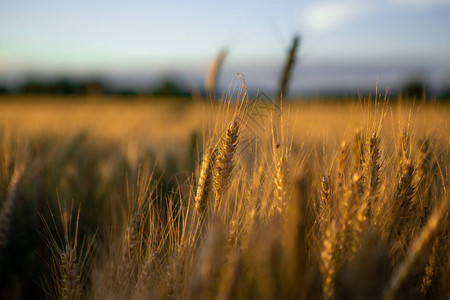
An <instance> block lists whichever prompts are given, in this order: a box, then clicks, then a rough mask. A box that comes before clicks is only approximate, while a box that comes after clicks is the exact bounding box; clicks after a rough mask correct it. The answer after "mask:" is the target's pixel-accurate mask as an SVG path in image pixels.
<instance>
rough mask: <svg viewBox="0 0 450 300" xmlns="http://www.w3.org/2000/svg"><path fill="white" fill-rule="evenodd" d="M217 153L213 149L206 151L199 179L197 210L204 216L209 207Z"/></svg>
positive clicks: (196, 198) (196, 197) (196, 199)
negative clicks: (209, 195)
mask: <svg viewBox="0 0 450 300" xmlns="http://www.w3.org/2000/svg"><path fill="white" fill-rule="evenodd" d="M215 156H216V152H215V151H214V150H213V149H212V148H211V149H209V150H208V151H206V152H205V153H204V155H203V158H202V164H201V166H200V175H199V178H198V184H197V192H196V195H195V208H196V209H197V211H198V213H199V214H200V215H201V216H203V215H204V213H205V211H206V208H207V206H208V194H209V190H210V188H211V179H212V171H213V167H214V158H215Z"/></svg>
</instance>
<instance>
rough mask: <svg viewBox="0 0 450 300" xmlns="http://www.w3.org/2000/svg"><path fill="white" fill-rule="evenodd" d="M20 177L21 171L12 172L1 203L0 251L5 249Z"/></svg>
mask: <svg viewBox="0 0 450 300" xmlns="http://www.w3.org/2000/svg"><path fill="white" fill-rule="evenodd" d="M21 177H22V171H21V170H19V169H16V170H15V171H14V174H13V176H12V178H11V182H10V184H9V187H8V194H7V195H6V200H5V201H4V202H3V206H2V209H1V211H0V249H2V248H4V247H6V245H7V243H8V236H9V230H10V225H11V220H12V215H13V210H14V206H15V203H16V201H17V195H18V191H19V183H20V180H21Z"/></svg>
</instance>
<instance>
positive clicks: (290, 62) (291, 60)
mask: <svg viewBox="0 0 450 300" xmlns="http://www.w3.org/2000/svg"><path fill="white" fill-rule="evenodd" d="M299 45H300V36H298V35H295V36H294V38H293V39H292V44H291V47H290V48H289V52H288V55H287V60H286V63H285V64H284V69H283V73H282V74H281V78H280V85H279V88H278V94H277V95H275V98H277V99H281V97H285V96H286V92H287V87H288V84H289V80H290V79H291V73H292V70H293V69H294V65H295V60H296V55H297V49H298V46H299Z"/></svg>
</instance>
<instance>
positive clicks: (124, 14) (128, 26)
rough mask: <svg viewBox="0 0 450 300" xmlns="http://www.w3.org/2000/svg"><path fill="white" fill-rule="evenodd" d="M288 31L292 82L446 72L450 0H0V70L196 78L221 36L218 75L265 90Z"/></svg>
mask: <svg viewBox="0 0 450 300" xmlns="http://www.w3.org/2000/svg"><path fill="white" fill-rule="evenodd" d="M296 33H298V34H300V35H301V38H302V41H301V47H300V52H299V59H298V64H297V67H296V70H295V72H294V77H295V78H294V83H293V85H295V82H297V83H298V84H297V85H296V86H297V89H304V88H308V87H309V88H311V87H314V88H318V89H320V87H321V86H322V87H323V88H327V87H329V86H333V85H334V86H336V87H339V86H355V88H358V87H360V86H362V85H363V84H366V85H367V84H370V82H373V83H372V85H373V86H375V85H376V84H377V81H380V82H383V80H384V81H385V82H387V83H390V84H394V85H395V84H398V82H400V81H401V80H404V79H405V78H401V77H402V76H403V77H406V76H408V75H405V74H413V75H414V74H415V73H417V74H418V73H420V74H425V75H426V76H427V78H429V80H431V81H432V82H433V83H434V84H435V85H437V86H439V85H441V86H442V85H445V84H447V82H448V83H450V1H449V0H429V1H427V0H422V1H420V0H380V1H373V0H366V1H364V0H360V1H353V0H336V1H330V0H324V1H323V0H319V1H312V0H309V1H266V0H258V1H254V0H249V1H234V0H228V1H206V0H204V1H195V0H191V1H138V0H134V1H115V0H108V1H107V0H89V1H87V0H78V1H62V0H1V1H0V80H2V79H3V81H8V80H12V79H14V78H17V77H20V76H21V74H22V75H23V74H28V73H30V72H31V73H32V72H34V73H48V74H63V75H88V74H97V75H107V76H109V77H110V78H112V80H115V81H116V82H121V81H123V82H124V84H136V85H139V84H141V85H144V84H145V81H146V80H147V78H148V76H150V75H152V76H157V75H156V74H161V73H166V74H172V73H174V74H175V73H176V74H180V76H184V77H185V78H191V79H192V78H194V79H193V80H192V81H194V82H198V81H201V80H202V78H203V77H204V76H205V73H206V69H207V66H208V63H209V62H210V61H211V59H213V58H214V56H215V55H216V53H217V51H218V50H219V49H220V48H222V47H227V48H228V50H229V55H228V57H227V59H226V62H225V65H224V72H223V74H222V75H221V77H220V80H221V83H222V84H223V85H225V84H226V83H227V82H229V81H230V80H231V78H230V77H232V76H233V74H235V73H236V72H242V73H243V74H244V76H245V77H246V80H247V82H250V83H251V84H253V85H255V86H258V85H260V86H261V88H267V89H270V88H272V87H273V86H274V85H276V81H277V80H276V78H277V77H278V74H279V72H280V68H281V66H282V64H283V61H284V59H285V55H286V50H287V48H288V47H289V44H290V42H291V39H292V36H293V35H294V34H296ZM333 74H334V75H333ZM352 74H353V75H352ZM411 76H412V75H411ZM421 76H422V75H421ZM366 77H367V78H366ZM362 79H364V80H362ZM396 80H397V82H396ZM358 81H360V82H358ZM361 81H367V82H365V83H363V82H361ZM294 89H295V88H294Z"/></svg>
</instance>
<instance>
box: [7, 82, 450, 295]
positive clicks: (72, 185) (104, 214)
mask: <svg viewBox="0 0 450 300" xmlns="http://www.w3.org/2000/svg"><path fill="white" fill-rule="evenodd" d="M387 98H388V97H385V96H384V95H377V96H367V97H365V98H361V99H359V100H357V101H341V102H337V101H331V102H330V101H324V100H323V101H319V100H320V99H319V100H317V101H308V102H294V101H290V102H288V103H282V104H281V105H280V104H278V103H274V102H273V101H270V100H267V99H256V100H251V99H248V98H247V96H246V93H245V89H242V87H241V90H239V91H238V92H236V93H233V94H232V95H227V96H226V97H225V99H222V100H220V101H217V102H214V103H211V102H209V101H206V102H200V101H184V102H181V101H175V100H168V99H146V98H139V97H138V98H133V99H130V98H124V99H122V98H112V97H109V98H108V97H104V98H87V97H79V98H76V97H74V98H58V97H47V98H45V99H44V98H43V97H31V96H29V97H25V96H23V97H22V96H21V97H18V96H17V97H16V96H10V97H3V98H0V298H1V297H3V298H5V299H8V298H11V299H12V298H14V299H22V298H29V297H31V295H34V296H37V297H39V298H57V299H86V298H89V299H90V298H92V299H98V298H105V299H162V298H164V299H165V298H175V299H446V297H447V296H448V294H449V293H450V286H449V281H450V277H449V274H450V265H449V257H448V254H449V252H450V251H449V239H448V234H449V231H448V228H449V227H448V226H449V225H448V224H449V223H448V218H449V214H448V212H449V205H450V198H449V194H448V188H449V175H450V174H449V172H450V170H449V167H450V156H449V154H450V153H449V142H450V139H449V134H448V132H449V130H448V129H449V128H448V126H449V121H450V106H449V105H448V104H443V103H427V102H423V101H417V102H416V103H415V104H412V103H411V102H404V103H402V102H399V101H392V102H391V103H390V102H389V101H388V99H387Z"/></svg>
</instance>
